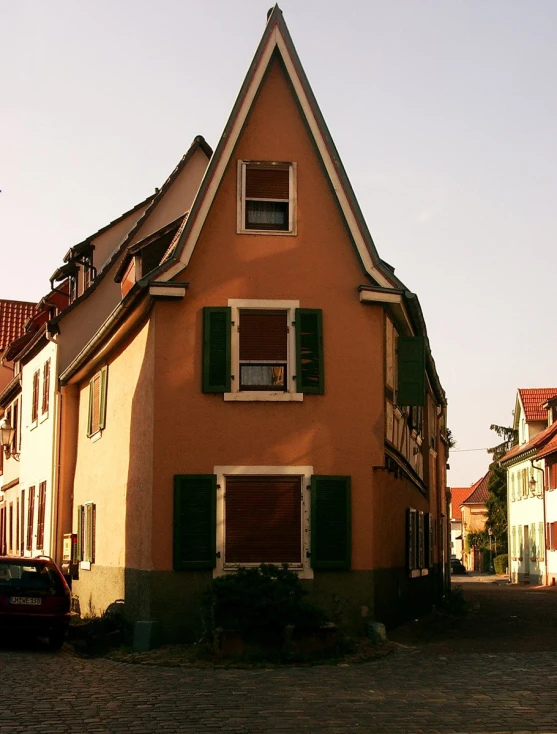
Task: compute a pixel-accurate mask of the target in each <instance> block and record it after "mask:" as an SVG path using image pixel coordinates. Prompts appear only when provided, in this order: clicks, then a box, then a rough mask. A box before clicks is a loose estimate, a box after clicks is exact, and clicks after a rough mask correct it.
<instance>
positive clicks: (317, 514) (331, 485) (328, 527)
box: [311, 475, 352, 569]
mask: <svg viewBox="0 0 557 734" xmlns="http://www.w3.org/2000/svg"><path fill="white" fill-rule="evenodd" d="M351 510H352V504H351V493H350V477H345V476H317V475H315V476H313V477H312V478H311V565H312V568H315V569H333V568H345V569H349V568H350V567H351V560H352V532H351V531H352V522H351V514H352V513H351Z"/></svg>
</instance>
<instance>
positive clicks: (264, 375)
mask: <svg viewBox="0 0 557 734" xmlns="http://www.w3.org/2000/svg"><path fill="white" fill-rule="evenodd" d="M229 303H231V304H233V305H232V306H223V307H206V308H204V309H203V392H205V393H223V394H224V395H225V399H227V400H231V399H247V400H249V399H258V400H261V399H269V400H273V399H275V400H301V399H302V396H303V395H304V394H323V393H324V390H325V374H324V357H323V315H322V311H321V310H320V309H306V308H298V307H297V306H294V305H293V304H297V303H298V302H297V301H296V302H293V301H257V300H251V301H234V300H231V301H229ZM236 304H241V305H236Z"/></svg>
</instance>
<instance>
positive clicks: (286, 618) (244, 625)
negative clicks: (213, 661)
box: [203, 564, 327, 645]
mask: <svg viewBox="0 0 557 734" xmlns="http://www.w3.org/2000/svg"><path fill="white" fill-rule="evenodd" d="M307 593H308V592H307V591H306V590H305V589H304V587H303V586H302V582H301V581H300V579H299V578H298V575H297V574H296V573H294V572H293V571H290V570H288V567H287V566H286V565H283V566H273V565H266V564H262V565H260V566H258V567H256V568H239V569H238V570H237V571H236V572H235V573H233V574H228V575H226V576H220V577H219V578H216V579H214V580H213V581H212V583H211V585H210V586H209V587H208V588H207V589H206V591H205V593H204V596H203V609H204V618H205V623H206V624H205V626H206V633H207V636H208V637H209V638H210V637H211V636H212V634H213V632H214V630H215V629H218V628H222V629H224V630H236V631H238V632H239V633H240V634H241V636H242V638H243V639H244V640H246V641H250V642H256V643H260V644H265V645H279V644H281V643H282V641H283V640H284V633H285V628H286V627H289V626H291V625H293V626H295V627H296V629H298V630H299V629H312V628H315V627H318V626H320V625H322V624H324V623H325V622H326V621H327V619H326V617H325V614H324V612H322V611H321V609H319V608H318V607H316V606H314V605H313V604H310V603H309V602H307V601H306V599H305V597H306V596H307Z"/></svg>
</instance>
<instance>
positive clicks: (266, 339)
mask: <svg viewBox="0 0 557 734" xmlns="http://www.w3.org/2000/svg"><path fill="white" fill-rule="evenodd" d="M287 343H288V325H287V322H286V312H285V311H242V312H241V313H240V359H241V360H257V361H266V360H277V361H278V360H283V361H284V362H286V360H287V353H288V346H287Z"/></svg>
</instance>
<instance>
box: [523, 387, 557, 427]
mask: <svg viewBox="0 0 557 734" xmlns="http://www.w3.org/2000/svg"><path fill="white" fill-rule="evenodd" d="M518 394H519V395H520V399H521V401H522V405H523V406H524V415H525V418H526V420H527V421H546V420H547V410H546V409H545V408H544V407H543V404H544V403H546V402H547V401H548V400H549V399H550V398H553V397H555V395H557V387H533V388H526V387H523V388H519V389H518Z"/></svg>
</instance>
